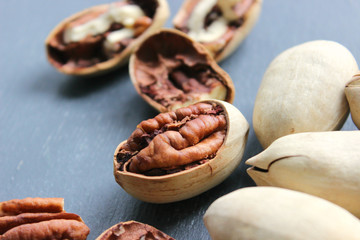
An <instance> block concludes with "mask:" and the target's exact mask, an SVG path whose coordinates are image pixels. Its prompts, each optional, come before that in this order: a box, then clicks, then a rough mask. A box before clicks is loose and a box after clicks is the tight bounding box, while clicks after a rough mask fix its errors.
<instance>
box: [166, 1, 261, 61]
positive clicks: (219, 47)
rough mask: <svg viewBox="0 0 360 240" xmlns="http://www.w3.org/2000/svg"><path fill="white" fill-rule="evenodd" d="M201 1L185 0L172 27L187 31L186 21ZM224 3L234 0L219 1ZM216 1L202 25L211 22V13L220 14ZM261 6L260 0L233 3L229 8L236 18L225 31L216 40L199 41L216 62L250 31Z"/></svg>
mask: <svg viewBox="0 0 360 240" xmlns="http://www.w3.org/2000/svg"><path fill="white" fill-rule="evenodd" d="M199 2H201V1H200V0H186V1H184V3H183V5H182V6H181V8H180V10H179V11H178V13H177V14H176V16H175V17H174V20H173V24H174V27H175V28H176V29H179V30H181V31H184V32H188V31H189V28H188V26H187V23H188V21H189V19H190V16H191V13H192V12H193V10H194V8H195V7H196V5H197V4H199ZM220 3H221V4H222V5H224V4H234V1H229V0H225V1H224V0H223V1H222V2H220ZM218 4H219V3H217V4H216V5H215V6H214V7H213V8H212V10H211V12H212V14H211V13H208V14H207V16H206V19H204V26H205V25H206V24H207V23H206V22H212V21H213V20H214V19H211V18H212V16H211V15H215V16H216V15H217V16H222V13H221V10H220V9H219V6H218ZM261 7H262V0H243V1H238V3H235V5H234V6H232V7H231V8H232V9H233V10H234V13H232V14H234V15H236V16H237V18H236V19H232V20H230V21H229V23H228V26H227V30H226V32H225V33H224V34H223V35H222V36H221V37H220V38H219V39H217V40H215V41H212V42H206V43H204V42H201V43H203V44H204V45H205V46H206V48H207V49H208V50H209V52H210V53H211V55H212V56H213V57H214V58H215V60H216V61H217V62H220V61H222V60H223V59H225V58H226V57H228V56H229V55H230V54H232V53H233V52H234V50H235V49H236V48H237V47H238V46H239V45H240V44H241V42H242V41H243V40H244V39H245V38H246V36H247V35H248V34H249V33H250V31H251V29H252V28H253V27H254V25H255V23H256V21H257V19H258V18H259V15H260V12H261Z"/></svg>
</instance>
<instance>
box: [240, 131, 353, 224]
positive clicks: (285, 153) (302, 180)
mask: <svg viewBox="0 0 360 240" xmlns="http://www.w3.org/2000/svg"><path fill="white" fill-rule="evenodd" d="M359 143H360V132H359V131H332V132H309V133H297V134H291V135H288V136H284V137H281V138H279V139H277V140H276V141H274V142H273V143H272V144H271V145H270V146H269V147H268V148H267V149H265V150H264V151H263V152H262V153H260V154H258V155H256V156H254V157H252V158H250V159H249V160H247V161H246V164H249V165H252V166H253V167H251V168H249V169H248V170H247V172H248V174H249V175H250V177H251V178H252V179H253V180H254V181H255V183H256V184H257V185H271V186H276V187H283V188H288V189H293V190H297V191H301V192H305V193H309V194H312V195H316V196H318V197H321V198H324V199H327V200H329V201H331V202H333V203H335V204H337V205H339V206H341V207H343V208H345V209H347V210H348V211H349V212H351V213H353V214H354V215H355V216H357V217H359V218H360V204H359V203H360V145H359Z"/></svg>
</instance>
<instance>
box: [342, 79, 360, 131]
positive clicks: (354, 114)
mask: <svg viewBox="0 0 360 240" xmlns="http://www.w3.org/2000/svg"><path fill="white" fill-rule="evenodd" d="M345 95H346V98H347V100H348V102H349V106H350V112H351V118H352V120H353V122H354V123H355V125H356V126H357V128H358V129H360V72H358V73H357V74H355V75H354V76H353V78H352V79H351V80H350V83H349V84H348V85H347V86H346V87H345Z"/></svg>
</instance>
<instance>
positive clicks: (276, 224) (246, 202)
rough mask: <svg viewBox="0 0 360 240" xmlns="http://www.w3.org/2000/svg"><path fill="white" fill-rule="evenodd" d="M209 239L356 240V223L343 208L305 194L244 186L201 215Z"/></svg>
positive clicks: (358, 227) (358, 226)
mask: <svg viewBox="0 0 360 240" xmlns="http://www.w3.org/2000/svg"><path fill="white" fill-rule="evenodd" d="M204 222H205V226H206V228H207V229H208V231H209V233H210V236H211V238H212V239H213V240H220V239H229V240H236V239H239V240H240V239H252V240H263V239H268V240H270V239H271V240H282V239H284V240H285V239H287V240H289V239H291V240H300V239H301V240H302V239H312V240H323V239H327V240H332V239H334V240H335V239H337V240H339V239H353V240H355V239H359V238H360V221H359V219H357V218H356V217H354V216H353V215H351V214H350V213H349V212H348V211H346V210H344V209H343V208H341V207H339V206H337V205H335V204H333V203H331V202H328V201H326V200H324V199H321V198H318V197H314V196H311V195H308V194H305V193H301V192H296V191H292V190H287V189H281V188H275V187H248V188H243V189H239V190H236V191H234V192H232V193H229V194H227V195H225V196H223V197H221V198H219V199H217V200H216V201H215V202H214V203H212V204H211V205H210V207H209V209H208V210H207V211H206V213H205V215H204Z"/></svg>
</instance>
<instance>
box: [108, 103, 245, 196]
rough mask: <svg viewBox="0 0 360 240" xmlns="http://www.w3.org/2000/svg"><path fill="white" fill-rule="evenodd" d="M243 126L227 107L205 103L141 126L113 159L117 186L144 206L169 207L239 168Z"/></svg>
mask: <svg viewBox="0 0 360 240" xmlns="http://www.w3.org/2000/svg"><path fill="white" fill-rule="evenodd" d="M248 128H249V126H248V123H247V121H246V120H245V118H244V117H243V116H242V114H241V113H240V112H239V111H238V110H237V109H236V108H235V107H234V106H232V105H231V104H229V103H226V102H223V101H215V100H211V101H210V100H209V101H205V102H200V103H197V104H194V105H191V106H188V107H184V108H180V109H177V110H176V111H174V112H168V113H161V114H159V115H158V116H156V117H155V118H153V119H149V120H146V121H143V122H141V123H140V124H139V125H138V126H137V129H136V130H135V131H134V132H133V133H132V134H131V136H130V137H129V139H128V140H127V141H124V142H122V143H120V144H119V146H118V147H117V149H116V151H115V155H114V175H115V179H116V181H117V182H118V183H119V184H120V186H122V187H123V188H124V190H125V191H127V192H128V193H129V194H131V195H133V196H134V197H136V198H139V199H141V200H143V201H147V202H157V203H164V202H173V201H179V200H183V199H186V198H190V197H193V196H195V195H197V194H200V193H202V192H204V191H206V190H208V189H210V188H212V187H214V186H215V185H217V184H219V183H220V182H221V181H223V180H224V179H225V178H226V177H227V176H229V175H230V173H231V172H232V171H233V170H234V168H235V167H236V166H237V165H238V164H239V163H240V161H241V157H242V154H243V151H244V147H245V143H246V139H247V133H248Z"/></svg>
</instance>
